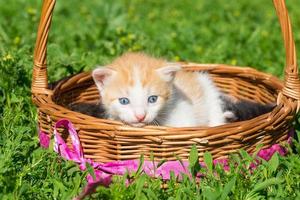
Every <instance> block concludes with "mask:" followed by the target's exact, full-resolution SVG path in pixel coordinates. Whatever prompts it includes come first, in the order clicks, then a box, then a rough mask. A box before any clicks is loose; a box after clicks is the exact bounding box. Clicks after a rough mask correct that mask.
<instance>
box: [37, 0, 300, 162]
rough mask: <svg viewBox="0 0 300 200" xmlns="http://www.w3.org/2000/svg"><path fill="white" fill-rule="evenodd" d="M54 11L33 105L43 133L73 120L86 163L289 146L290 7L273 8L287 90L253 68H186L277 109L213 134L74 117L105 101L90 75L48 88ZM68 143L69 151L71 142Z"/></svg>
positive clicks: (49, 0)
mask: <svg viewBox="0 0 300 200" xmlns="http://www.w3.org/2000/svg"><path fill="white" fill-rule="evenodd" d="M54 5H55V0H44V2H43V9H42V14H41V20H40V24H39V28H38V35H37V41H36V46H35V52H34V68H33V79H32V99H33V102H34V103H35V104H36V106H37V107H38V122H39V126H40V128H41V130H42V131H44V132H46V133H47V134H49V135H51V134H52V130H53V125H54V123H55V122H56V121H57V120H59V119H62V118H67V119H69V120H70V121H71V122H72V123H73V124H74V125H75V127H76V129H77V131H78V135H79V138H80V142H81V145H82V147H83V151H84V156H85V158H90V159H93V160H94V161H96V162H108V161H115V160H126V159H137V158H139V156H140V155H141V154H144V155H145V156H146V157H149V156H150V154H153V155H154V157H155V159H156V160H161V159H166V160H174V159H176V157H180V158H181V159H187V158H188V155H189V151H190V148H191V146H192V145H193V144H196V146H197V148H198V151H199V157H200V159H201V160H202V155H203V153H204V152H205V151H210V152H211V153H212V155H213V157H214V158H221V157H226V156H227V155H228V154H229V153H233V152H236V151H237V150H238V149H240V148H243V149H245V150H246V151H248V152H252V151H254V149H255V147H256V146H257V145H258V144H263V145H264V147H266V148H267V147H270V146H271V145H272V144H274V143H279V142H281V141H285V140H286V139H287V135H288V132H289V130H290V129H291V127H292V122H293V120H294V117H295V115H296V113H297V111H298V109H299V105H300V104H299V103H300V82H299V77H298V69H297V64H296V53H295V44H294V40H293V36H292V30H291V25H290V20H289V17H288V14H287V10H286V6H285V2H284V0H274V5H275V8H276V11H277V15H278V17H279V21H280V25H281V29H282V33H283V39H284V45H285V50H286V67H285V79H284V81H283V82H282V81H281V80H279V79H277V78H276V77H273V76H272V75H269V74H265V73H263V72H259V71H257V70H255V69H252V68H247V67H237V66H235V67H233V66H228V65H223V64H196V63H184V70H192V71H202V70H206V71H209V72H210V73H211V74H212V76H213V79H214V81H215V82H216V84H217V86H218V87H219V88H220V89H221V90H222V91H224V92H226V93H229V94H230V95H233V96H234V97H236V98H238V99H248V100H255V101H257V102H261V103H269V102H277V106H276V107H275V108H274V109H273V111H272V112H270V113H267V114H264V115H261V116H259V117H256V118H254V119H251V120H248V121H242V122H235V123H230V124H226V125H222V126H218V127H212V128H203V127H189V128H171V127H162V126H147V127H144V128H134V127H129V126H125V125H123V124H122V123H120V122H117V121H112V120H107V119H99V118H94V117H91V116H87V115H84V114H81V113H77V112H74V111H71V110H69V109H67V105H70V104H74V103H79V102H85V103H96V102H99V94H98V90H97V89H96V86H95V85H94V82H93V80H92V77H91V73H90V72H85V73H81V74H78V75H75V76H73V77H71V78H66V79H64V80H62V81H60V82H59V84H58V85H57V86H56V87H55V88H54V89H53V90H51V89H49V88H48V81H47V65H46V54H47V50H46V46H47V40H48V33H49V28H50V24H51V18H52V14H53V8H54ZM62 133H63V130H62ZM63 135H64V136H65V138H66V140H67V141H68V143H70V139H69V138H68V134H64V133H63Z"/></svg>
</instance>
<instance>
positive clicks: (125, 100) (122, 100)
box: [119, 97, 129, 105]
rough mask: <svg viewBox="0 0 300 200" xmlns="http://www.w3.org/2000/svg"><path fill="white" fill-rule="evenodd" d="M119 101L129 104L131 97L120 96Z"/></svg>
mask: <svg viewBox="0 0 300 200" xmlns="http://www.w3.org/2000/svg"><path fill="white" fill-rule="evenodd" d="M119 102H120V104H122V105H127V104H129V99H128V98H125V97H122V98H119Z"/></svg>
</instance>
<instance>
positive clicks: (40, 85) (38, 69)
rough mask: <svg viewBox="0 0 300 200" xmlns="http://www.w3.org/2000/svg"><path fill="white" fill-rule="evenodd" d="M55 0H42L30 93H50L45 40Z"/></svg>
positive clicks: (46, 39)
mask: <svg viewBox="0 0 300 200" xmlns="http://www.w3.org/2000/svg"><path fill="white" fill-rule="evenodd" d="M55 2H56V0H44V1H43V7H42V13H41V18H40V24H39V27H38V33H37V39H36V43H35V49H34V55H33V58H34V66H33V72H32V83H31V93H32V94H52V91H51V90H49V89H47V88H48V77H47V62H46V56H47V41H48V34H49V29H50V25H51V20H52V15H53V9H54V6H55Z"/></svg>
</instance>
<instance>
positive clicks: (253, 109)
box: [221, 96, 276, 122]
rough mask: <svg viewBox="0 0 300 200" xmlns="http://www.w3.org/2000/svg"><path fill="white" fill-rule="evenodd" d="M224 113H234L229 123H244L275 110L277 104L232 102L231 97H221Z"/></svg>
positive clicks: (244, 101) (245, 101)
mask: <svg viewBox="0 0 300 200" xmlns="http://www.w3.org/2000/svg"><path fill="white" fill-rule="evenodd" d="M221 99H222V101H223V111H224V112H226V111H229V112H232V113H233V115H234V117H233V118H230V119H227V120H228V122H235V121H244V120H248V119H252V118H255V117H257V116H259V115H262V114H265V113H268V112H270V111H271V110H273V108H274V107H275V106H276V104H261V103H256V102H252V101H247V100H240V101H237V102H234V101H232V100H231V99H230V98H229V97H226V96H221Z"/></svg>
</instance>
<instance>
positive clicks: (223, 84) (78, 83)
mask: <svg viewBox="0 0 300 200" xmlns="http://www.w3.org/2000/svg"><path fill="white" fill-rule="evenodd" d="M210 74H211V76H212V78H213V81H214V82H215V84H216V85H217V87H218V88H219V89H220V90H221V91H222V92H224V93H226V94H229V95H230V96H232V97H234V98H236V99H239V100H241V99H243V100H249V101H254V102H258V103H262V104H267V103H274V102H276V98H277V95H278V90H279V89H280V88H278V86H277V85H278V84H274V85H272V84H268V82H266V81H265V79H262V78H261V77H256V76H254V75H250V76H249V74H248V76H245V75H244V74H232V73H210ZM268 76H269V75H268ZM53 101H54V102H55V103H57V104H59V105H62V106H64V107H69V106H70V105H74V104H77V103H91V104H95V103H100V102H101V97H100V95H99V92H98V90H97V88H96V85H95V84H94V82H93V79H92V77H91V74H90V73H82V74H78V75H75V76H73V77H71V78H69V79H67V80H64V81H63V82H62V83H61V84H58V86H57V87H56V89H55V92H54V95H53Z"/></svg>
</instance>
